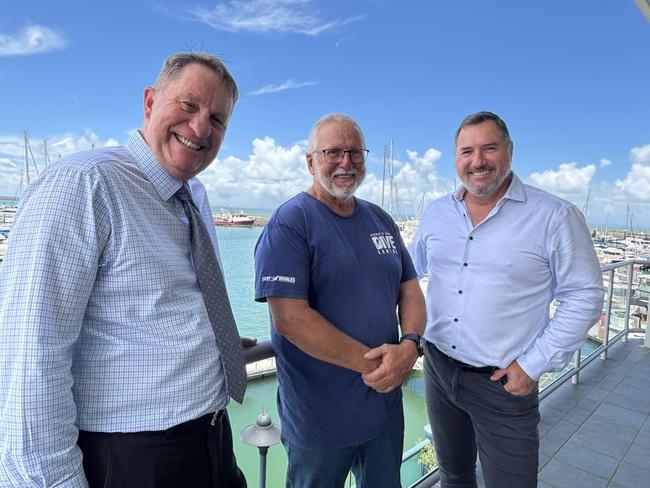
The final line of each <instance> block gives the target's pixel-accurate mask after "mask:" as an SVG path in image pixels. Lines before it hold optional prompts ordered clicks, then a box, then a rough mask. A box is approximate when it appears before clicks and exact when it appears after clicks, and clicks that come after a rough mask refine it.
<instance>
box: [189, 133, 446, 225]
mask: <svg viewBox="0 0 650 488" xmlns="http://www.w3.org/2000/svg"><path fill="white" fill-rule="evenodd" d="M305 148H306V141H301V142H299V143H296V144H293V145H291V146H289V147H283V146H282V145H279V144H278V143H277V142H276V141H275V140H274V139H273V138H271V137H264V138H257V139H255V140H253V143H252V152H251V154H249V155H248V157H247V158H245V159H241V158H238V157H235V156H230V157H227V158H225V159H222V160H218V161H215V162H214V163H213V164H212V165H210V167H208V169H207V170H205V171H204V172H203V173H202V174H201V175H200V177H199V178H200V179H201V181H203V183H204V184H205V186H206V188H207V190H208V194H209V195H210V202H211V203H212V205H214V206H230V205H234V206H236V207H263V208H275V207H277V206H278V205H280V204H281V203H283V202H284V201H286V200H288V199H289V198H291V197H292V196H294V195H295V194H297V193H299V192H301V191H303V190H306V189H307V188H309V186H310V185H311V183H312V176H311V175H310V174H309V171H308V170H307V164H306V162H305ZM408 157H409V159H408V161H401V160H396V161H395V165H394V167H395V172H394V177H393V182H394V185H393V190H394V195H396V198H394V199H393V210H394V211H395V212H398V211H399V212H400V213H402V214H403V215H407V214H408V215H412V214H414V213H415V211H416V210H417V207H418V206H419V205H420V203H421V201H422V199H423V196H424V201H425V202H427V201H429V200H431V199H432V198H436V197H438V196H440V195H442V194H443V193H445V192H447V191H449V188H445V189H443V190H439V189H438V187H440V186H442V185H441V184H440V182H439V180H438V177H437V175H436V170H435V164H436V163H437V161H438V160H439V159H440V157H441V153H440V152H439V151H438V150H436V149H429V150H427V151H425V152H424V154H422V155H419V154H418V153H417V152H415V151H408ZM376 164H377V161H374V160H373V161H368V163H367V167H368V170H369V169H370V168H371V167H373V166H374V167H375V168H376ZM387 178H388V177H387ZM357 195H358V196H359V197H360V198H364V199H367V200H370V201H373V202H375V203H381V195H382V180H381V171H380V175H379V176H376V175H375V174H373V173H371V172H369V171H368V172H367V175H366V179H365V180H364V182H363V184H362V185H361V187H360V188H359V190H358V191H357ZM389 198H390V190H389V183H388V182H387V183H386V185H385V188H384V202H385V207H387V208H388V206H389Z"/></svg>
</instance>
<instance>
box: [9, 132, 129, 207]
mask: <svg viewBox="0 0 650 488" xmlns="http://www.w3.org/2000/svg"><path fill="white" fill-rule="evenodd" d="M118 144H119V143H118V141H117V140H115V139H113V138H108V139H105V140H102V139H100V138H99V136H98V135H97V134H95V133H94V132H93V131H91V130H90V129H86V130H85V131H84V133H83V135H62V136H51V137H48V138H47V155H48V159H49V162H50V163H53V162H55V161H56V160H58V159H60V158H62V157H65V156H68V155H70V154H72V153H75V152H78V151H85V150H88V149H92V148H93V147H104V146H117V145H118ZM29 145H30V147H31V153H32V154H33V158H34V161H35V163H36V166H37V167H38V172H40V171H42V170H43V169H44V168H45V165H46V162H45V152H44V144H43V139H42V138H36V137H29ZM34 161H32V157H31V156H30V159H29V172H30V176H31V178H34V177H35V176H36V174H37V170H36V169H35V168H34ZM24 167H25V145H24V138H23V136H15V135H13V136H0V194H2V195H14V194H15V193H16V191H17V188H18V186H19V185H20V182H21V178H22V175H23V173H24Z"/></svg>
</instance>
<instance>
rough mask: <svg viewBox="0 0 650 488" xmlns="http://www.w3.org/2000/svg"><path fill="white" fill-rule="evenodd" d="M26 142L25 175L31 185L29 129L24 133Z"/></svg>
mask: <svg viewBox="0 0 650 488" xmlns="http://www.w3.org/2000/svg"><path fill="white" fill-rule="evenodd" d="M23 136H24V143H25V177H26V178H27V184H28V185H29V149H28V148H27V131H25V132H24V133H23Z"/></svg>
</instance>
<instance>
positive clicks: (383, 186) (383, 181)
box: [381, 144, 388, 208]
mask: <svg viewBox="0 0 650 488" xmlns="http://www.w3.org/2000/svg"><path fill="white" fill-rule="evenodd" d="M387 154H388V149H387V148H386V144H384V172H383V174H382V176H381V208H384V192H385V189H386V156H387Z"/></svg>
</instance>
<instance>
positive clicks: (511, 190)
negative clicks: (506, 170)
mask: <svg viewBox="0 0 650 488" xmlns="http://www.w3.org/2000/svg"><path fill="white" fill-rule="evenodd" d="M466 191H467V189H466V188H465V187H464V186H462V185H461V186H459V187H458V188H457V189H456V190H454V191H453V192H452V194H451V196H452V198H453V199H454V200H456V201H457V202H462V201H463V199H464V198H465V192H466ZM505 199H507V200H514V201H516V202H525V201H526V199H527V197H526V189H525V188H524V184H523V183H522V182H521V180H520V179H519V177H518V176H517V175H516V174H515V172H514V171H513V172H512V181H511V182H510V186H508V189H507V190H506V193H505V194H504V195H503V197H501V200H505Z"/></svg>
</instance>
